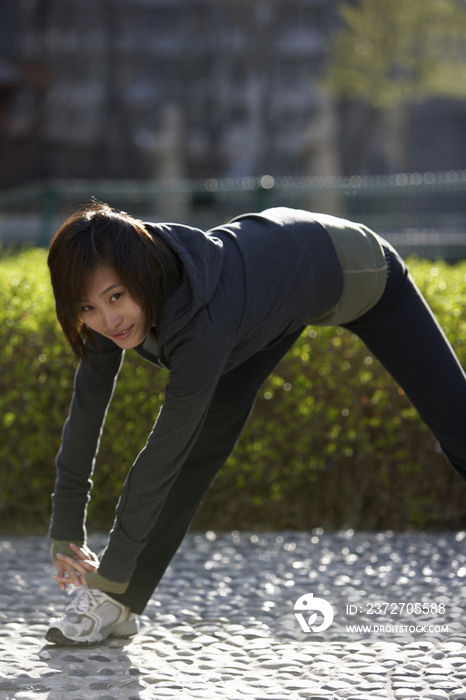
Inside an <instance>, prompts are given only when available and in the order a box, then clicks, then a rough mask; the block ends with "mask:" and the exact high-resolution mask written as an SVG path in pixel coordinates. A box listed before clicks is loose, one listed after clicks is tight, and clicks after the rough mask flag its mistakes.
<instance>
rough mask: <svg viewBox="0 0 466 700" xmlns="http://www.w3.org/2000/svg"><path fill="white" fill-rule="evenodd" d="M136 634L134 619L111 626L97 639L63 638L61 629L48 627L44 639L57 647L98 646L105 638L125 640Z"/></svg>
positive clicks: (136, 626) (136, 628)
mask: <svg viewBox="0 0 466 700" xmlns="http://www.w3.org/2000/svg"><path fill="white" fill-rule="evenodd" d="M137 633H138V624H137V622H136V620H135V619H132V620H126V621H125V622H117V623H116V624H114V625H111V626H110V627H109V628H108V629H106V630H105V634H100V635H99V639H93V640H91V641H89V640H84V639H83V640H82V641H81V640H76V639H70V638H69V637H65V635H64V634H63V632H62V631H61V629H59V628H58V627H50V629H49V630H47V633H46V635H45V639H46V640H47V641H48V642H51V643H52V644H56V645H57V646H90V645H91V644H100V642H103V641H105V639H107V637H114V638H115V637H116V638H118V639H127V638H128V637H134V635H135V634H137Z"/></svg>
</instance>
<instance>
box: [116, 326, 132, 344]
mask: <svg viewBox="0 0 466 700" xmlns="http://www.w3.org/2000/svg"><path fill="white" fill-rule="evenodd" d="M133 326H134V324H133V325H132V326H130V327H129V328H126V329H125V330H124V331H120V332H119V333H113V334H112V338H116V340H125V339H126V338H127V337H128V335H129V334H130V333H131V331H132V329H133Z"/></svg>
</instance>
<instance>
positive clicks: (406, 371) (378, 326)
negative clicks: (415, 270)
mask: <svg viewBox="0 0 466 700" xmlns="http://www.w3.org/2000/svg"><path fill="white" fill-rule="evenodd" d="M387 253H388V259H389V262H390V274H389V276H388V279H387V285H386V288H385V291H384V293H383V295H382V298H381V299H380V301H379V302H378V303H377V304H376V305H375V306H374V307H373V308H372V309H370V311H368V312H367V313H366V314H364V316H361V318H359V319H357V320H356V321H353V322H352V323H348V324H346V325H345V328H348V329H349V330H350V331H352V332H353V333H355V334H356V335H358V336H359V337H360V338H361V340H363V341H364V343H365V344H366V345H367V347H368V348H369V350H370V351H371V352H372V353H373V354H374V355H375V357H377V359H378V360H380V362H381V363H382V364H383V365H384V367H385V369H387V370H388V372H390V374H391V375H392V377H393V378H394V379H395V381H396V382H397V383H398V384H399V385H400V386H401V387H402V389H403V390H404V391H405V393H406V395H407V396H408V398H409V399H410V401H411V402H412V404H413V405H414V407H415V408H416V409H417V411H418V412H419V415H420V416H421V418H422V420H423V421H424V422H425V423H426V425H428V427H429V428H430V429H431V431H432V432H433V434H434V435H435V437H436V438H437V440H438V441H439V443H440V446H441V448H442V450H443V452H444V454H445V455H446V457H447V458H448V460H449V462H450V463H451V464H452V466H453V467H454V468H455V469H456V471H457V472H458V473H459V474H460V476H462V477H463V478H464V479H466V374H465V373H464V370H463V368H462V367H461V365H460V363H459V361H458V358H457V357H456V355H455V353H454V351H453V348H452V347H451V345H450V343H449V342H448V340H447V338H446V336H445V334H444V332H443V331H442V329H441V328H440V326H439V324H438V322H437V320H436V319H435V317H434V315H433V313H432V311H431V310H430V308H429V307H428V305H427V303H426V301H425V300H424V298H423V296H422V295H421V293H420V291H419V290H418V288H417V287H416V285H415V284H414V282H413V280H412V279H411V276H410V275H409V273H408V270H407V268H406V265H405V264H404V262H403V261H402V260H401V258H400V257H399V256H398V254H397V253H396V251H394V250H393V249H391V250H389V249H386V255H387Z"/></svg>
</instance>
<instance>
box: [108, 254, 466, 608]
mask: <svg viewBox="0 0 466 700" xmlns="http://www.w3.org/2000/svg"><path fill="white" fill-rule="evenodd" d="M385 253H386V257H387V261H388V262H389V270H390V272H389V275H388V278H387V284H386V287H385V291H384V293H383V295H382V298H381V299H380V301H379V302H378V303H377V304H376V305H375V306H374V307H373V308H372V309H371V310H370V311H368V312H367V313H366V314H364V316H361V317H360V318H359V319H357V320H356V321H353V322H352V323H348V324H346V325H345V328H348V329H349V330H350V331H352V332H353V333H355V334H357V335H358V336H359V337H360V338H361V339H362V340H363V341H364V343H365V344H366V345H367V347H368V348H369V349H370V350H371V352H372V353H373V354H374V355H375V356H376V357H377V358H378V359H379V360H380V361H381V362H382V364H383V365H384V366H385V368H386V369H387V370H388V371H389V372H390V374H391V375H392V376H393V378H394V379H395V380H396V381H397V382H398V384H399V385H400V386H401V387H402V388H403V389H404V391H405V392H406V394H407V395H408V397H409V398H410V400H411V401H412V403H413V404H414V406H415V407H416V408H417V410H418V411H419V414H420V415H421V418H422V419H423V420H424V421H425V423H426V424H427V425H428V426H429V428H430V429H431V430H432V432H433V433H434V435H435V436H436V438H437V440H438V441H439V443H440V445H441V447H442V449H443V451H444V453H445V454H446V456H447V457H448V459H449V461H450V462H451V464H452V465H453V467H454V468H455V469H456V470H457V471H458V472H459V474H460V475H461V476H462V477H463V478H466V375H465V373H464V372H463V369H462V368H461V366H460V364H459V362H458V360H457V358H456V355H455V354H454V352H453V350H452V348H451V346H450V344H449V342H448V340H447V339H446V337H445V335H444V333H443V331H442V330H441V328H440V326H439V325H438V323H437V321H436V320H435V318H434V316H433V314H432V312H431V311H430V309H429V307H428V306H427V304H426V302H425V301H424V299H423V297H422V295H421V294H420V292H419V290H418V289H417V288H416V286H415V284H414V282H413V281H412V279H411V277H410V276H409V274H408V272H407V269H406V266H405V265H404V263H403V261H402V260H401V259H400V257H399V256H398V254H397V253H396V252H395V251H394V250H393V249H390V248H389V247H387V248H386V249H385ZM302 330H303V329H300V330H299V331H298V332H297V333H294V334H293V335H290V336H287V337H285V338H284V339H283V340H282V341H281V342H280V343H279V344H277V345H276V346H274V347H273V348H271V349H269V350H267V351H263V352H259V353H257V354H256V355H254V356H253V357H251V358H250V359H249V360H247V361H246V362H245V363H243V364H242V365H241V366H240V367H237V368H236V369H234V370H232V371H231V372H229V373H228V374H226V375H224V376H223V377H222V378H221V380H220V382H219V385H218V387H217V390H216V392H215V396H214V399H213V401H212V404H211V407H210V409H209V412H208V414H207V418H206V420H205V423H204V426H203V428H202V431H201V433H200V435H199V438H198V440H197V442H196V444H195V446H194V448H193V450H192V452H191V454H190V455H189V457H188V459H187V460H186V463H185V465H184V466H183V469H182V470H181V471H180V474H179V476H178V478H177V480H176V481H175V483H174V484H173V486H172V488H171V489H170V492H169V494H168V497H167V499H166V501H165V504H164V506H163V509H162V511H161V513H160V516H159V518H158V521H157V523H156V524H155V526H154V528H153V529H152V531H151V532H150V533H149V535H148V537H147V543H146V546H145V547H144V549H143V550H142V552H141V554H140V555H139V558H138V561H137V565H136V568H135V570H134V573H133V576H132V577H131V581H130V584H129V587H128V589H127V591H126V593H124V594H123V595H116V594H115V595H113V594H110V595H112V597H113V598H116V599H117V600H119V601H121V602H122V603H124V604H126V605H128V606H129V607H130V608H131V609H132V610H133V611H134V612H136V613H142V612H143V610H144V608H145V606H146V604H147V601H148V600H149V599H150V597H151V596H152V593H153V592H154V590H155V588H156V586H157V585H158V583H159V581H160V579H161V578H162V576H163V574H164V572H165V570H166V568H167V566H168V564H169V563H170V561H171V559H172V557H173V556H174V554H175V553H176V551H177V549H178V547H179V545H180V543H181V541H182V539H183V537H184V535H185V533H186V531H187V529H188V527H189V523H190V522H191V519H192V517H193V515H194V513H195V511H196V509H197V507H198V506H199V504H200V502H201V501H202V498H203V497H204V494H205V493H206V491H207V489H208V488H209V485H210V483H211V482H212V480H213V478H214V477H215V475H216V474H217V472H218V471H219V469H220V468H221V467H222V466H223V464H224V463H225V461H226V460H227V458H228V456H229V455H230V453H231V451H232V450H233V448H234V446H235V444H236V441H237V439H238V438H239V436H240V433H241V431H242V429H243V427H244V425H245V423H246V421H247V418H248V415H249V413H250V411H251V408H252V406H253V404H254V400H255V397H256V395H257V392H258V391H259V389H260V387H261V385H262V383H263V382H264V381H265V379H266V378H267V377H268V375H269V374H270V373H271V372H272V370H273V369H274V367H275V366H276V364H277V363H278V362H279V361H280V359H281V358H282V357H283V355H284V354H285V353H286V352H287V351H288V349H289V348H290V347H291V345H293V343H294V342H295V340H296V339H297V338H298V336H299V335H300V333H301V332H302Z"/></svg>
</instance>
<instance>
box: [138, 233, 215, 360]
mask: <svg viewBox="0 0 466 700" xmlns="http://www.w3.org/2000/svg"><path fill="white" fill-rule="evenodd" d="M144 225H145V227H146V229H147V231H149V233H151V234H152V235H155V236H159V237H160V238H162V239H163V240H164V241H165V243H167V244H168V245H169V246H170V247H171V248H172V249H173V250H174V251H175V253H176V254H177V255H178V257H179V259H180V260H181V263H182V269H181V275H182V276H181V282H180V283H179V284H178V286H176V287H175V288H174V289H173V290H169V293H168V297H167V299H166V301H165V304H164V308H163V312H162V315H161V317H160V319H159V321H158V322H157V325H156V334H157V342H158V345H159V347H160V346H161V345H163V344H164V343H166V342H167V340H169V339H170V338H172V337H173V336H174V335H175V333H177V332H178V331H179V330H180V329H181V328H183V327H184V326H185V325H186V324H187V323H189V321H190V320H191V319H192V318H193V316H194V315H195V314H196V313H197V312H198V311H199V309H201V308H202V307H203V306H205V305H206V304H207V303H208V302H209V301H210V299H211V298H212V296H213V294H214V292H215V289H216V287H217V285H218V281H219V279H220V275H221V273H222V267H223V261H224V255H225V251H224V246H223V242H222V241H221V240H220V239H219V238H217V237H216V236H215V235H209V233H204V232H203V231H201V230H200V229H196V228H192V227H191V226H185V225H183V224H166V223H160V224H154V223H146V222H145V223H144Z"/></svg>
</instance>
